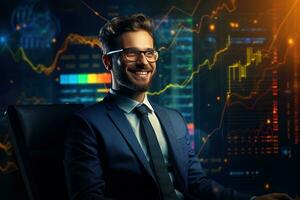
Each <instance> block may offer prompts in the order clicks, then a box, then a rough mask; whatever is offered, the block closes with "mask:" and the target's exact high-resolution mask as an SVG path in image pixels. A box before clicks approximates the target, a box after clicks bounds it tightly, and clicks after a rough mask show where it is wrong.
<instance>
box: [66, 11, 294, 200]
mask: <svg viewBox="0 0 300 200" xmlns="http://www.w3.org/2000/svg"><path fill="white" fill-rule="evenodd" d="M99 37H100V42H101V44H102V51H103V57H102V60H103V63H104V65H105V68H106V69H107V70H108V71H109V72H110V73H111V75H112V86H111V89H110V92H109V94H108V95H107V96H106V97H105V98H104V100H103V101H101V102H99V103H97V104H95V105H92V106H89V107H87V108H85V109H83V110H81V111H79V112H77V113H75V114H74V116H73V117H72V119H71V120H70V126H69V129H68V130H69V131H68V132H69V133H68V136H67V138H66V143H65V160H64V163H65V169H66V175H67V183H68V186H69V193H70V199H74V200H75V199H76V200H79V199H80V200H102V199H130V200H183V199H184V200H193V199H195V200H196V199H201V200H250V199H257V200H276V199H278V200H279V199H286V200H289V199H291V198H290V197H288V196H287V195H285V194H268V195H265V196H260V197H254V196H251V195H246V194H241V193H238V192H237V191H235V190H233V189H229V188H224V187H223V186H221V185H219V184H218V183H216V182H214V181H213V180H211V179H209V178H208V177H207V176H206V175H205V173H204V172H203V170H202V167H201V164H200V163H199V161H198V159H197V158H196V156H195V154H194V151H193V150H192V148H191V145H190V144H191V143H190V139H189V134H188V131H187V128H186V123H185V121H184V119H183V117H182V115H181V114H180V113H178V112H177V111H176V110H171V109H167V108H163V107H161V106H159V105H157V104H155V103H153V102H151V101H149V100H148V98H147V94H146V92H147V90H148V88H149V87H150V85H151V81H152V79H153V76H154V75H155V72H156V61H157V60H158V57H159V55H158V52H157V50H156V49H155V46H154V37H153V23H152V20H151V19H150V18H147V17H145V16H144V15H143V14H135V15H132V16H129V17H118V18H114V19H112V20H111V21H110V22H108V23H106V24H105V25H104V26H103V27H102V29H101V30H100V34H99Z"/></svg>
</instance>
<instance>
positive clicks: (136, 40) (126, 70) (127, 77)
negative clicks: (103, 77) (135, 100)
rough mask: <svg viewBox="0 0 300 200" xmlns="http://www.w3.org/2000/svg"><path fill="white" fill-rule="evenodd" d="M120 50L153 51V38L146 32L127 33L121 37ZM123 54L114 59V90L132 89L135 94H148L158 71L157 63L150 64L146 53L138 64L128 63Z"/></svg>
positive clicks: (137, 61)
mask: <svg viewBox="0 0 300 200" xmlns="http://www.w3.org/2000/svg"><path fill="white" fill-rule="evenodd" d="M118 42H119V44H120V48H122V49H126V48H135V49H137V50H139V51H146V50H148V49H153V43H154V42H153V38H152V37H151V35H150V34H149V33H147V32H146V31H144V30H139V31H134V32H126V33H124V34H122V35H120V36H119V38H118ZM123 55H124V54H122V53H118V54H115V55H114V56H113V57H112V58H113V59H112V60H113V65H112V75H113V76H112V78H113V79H114V80H113V81H114V84H115V87H114V89H122V88H124V89H125V88H126V89H130V90H132V91H135V92H146V91H147V90H148V88H149V87H150V85H151V81H152V79H153V76H154V74H155V71H156V62H151V63H150V62H148V61H147V59H146V57H145V55H144V53H140V55H139V57H138V59H137V60H136V62H133V61H128V60H127V59H126V58H125V57H124V56H123Z"/></svg>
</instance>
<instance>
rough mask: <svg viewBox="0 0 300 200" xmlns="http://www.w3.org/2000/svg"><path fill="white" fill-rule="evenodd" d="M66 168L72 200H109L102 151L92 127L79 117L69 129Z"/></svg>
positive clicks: (65, 150)
mask: <svg viewBox="0 0 300 200" xmlns="http://www.w3.org/2000/svg"><path fill="white" fill-rule="evenodd" d="M67 127H68V128H67V135H66V139H65V146H64V152H65V155H64V167H65V173H66V181H67V186H68V190H69V196H70V199H72V200H108V199H109V198H107V197H104V193H105V192H104V191H105V181H104V180H103V167H102V165H103V163H102V160H103V159H102V158H103V156H101V155H102V154H101V149H100V146H99V145H98V142H97V138H96V135H95V133H94V131H93V129H92V127H91V126H90V125H89V124H88V123H87V122H86V121H85V120H84V119H83V118H81V117H80V116H75V115H74V116H73V117H72V118H71V119H70V120H69V123H68V126H67Z"/></svg>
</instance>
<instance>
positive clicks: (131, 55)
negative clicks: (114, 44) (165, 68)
mask: <svg viewBox="0 0 300 200" xmlns="http://www.w3.org/2000/svg"><path fill="white" fill-rule="evenodd" d="M120 52H121V53H122V56H123V57H124V58H125V59H126V61H128V62H136V61H137V60H138V58H139V57H140V55H141V53H143V54H144V55H145V57H146V60H147V61H148V62H149V63H153V62H156V61H157V60H158V51H156V50H155V49H147V50H146V51H140V50H138V49H137V48H125V49H118V50H114V51H110V52H108V53H107V54H106V55H111V54H114V53H120Z"/></svg>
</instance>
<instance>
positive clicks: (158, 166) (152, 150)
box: [135, 104, 179, 200]
mask: <svg viewBox="0 0 300 200" xmlns="http://www.w3.org/2000/svg"><path fill="white" fill-rule="evenodd" d="M135 110H136V112H137V114H138V115H139V116H140V118H141V131H142V137H143V139H144V140H145V143H146V145H147V150H148V153H149V159H150V164H151V166H152V169H153V171H154V174H155V176H156V179H157V182H158V184H159V186H160V189H161V193H162V196H163V200H178V199H179V198H178V197H177V195H176V193H175V190H174V186H173V184H172V182H171V178H170V176H169V174H168V169H167V166H166V164H165V162H164V157H163V154H162V152H161V149H160V146H159V143H158V141H157V138H156V134H155V132H154V129H153V127H152V125H151V123H150V121H149V118H148V110H147V108H146V106H145V105H144V104H143V105H141V106H139V107H136V108H135Z"/></svg>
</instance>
